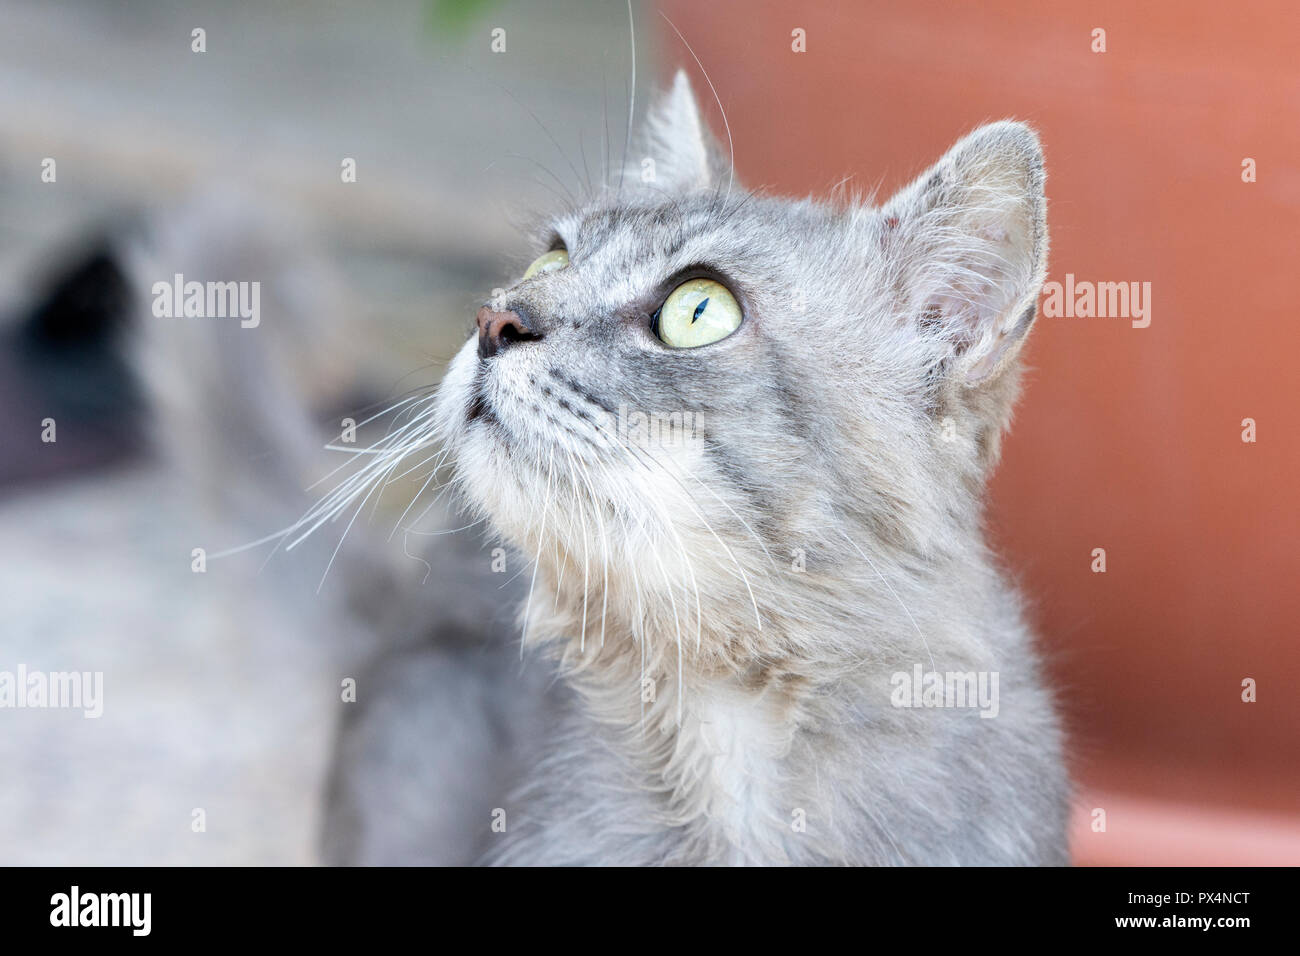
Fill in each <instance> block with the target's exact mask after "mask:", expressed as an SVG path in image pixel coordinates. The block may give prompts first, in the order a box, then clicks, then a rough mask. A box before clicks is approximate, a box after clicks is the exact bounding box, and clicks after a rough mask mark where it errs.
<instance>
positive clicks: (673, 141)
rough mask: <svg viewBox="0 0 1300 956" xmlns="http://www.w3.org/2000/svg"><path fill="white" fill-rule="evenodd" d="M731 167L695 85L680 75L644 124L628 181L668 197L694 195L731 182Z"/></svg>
mask: <svg viewBox="0 0 1300 956" xmlns="http://www.w3.org/2000/svg"><path fill="white" fill-rule="evenodd" d="M729 166H730V164H729V162H728V160H727V158H726V157H725V156H724V155H723V153H722V151H721V150H720V149H719V148H718V144H717V142H716V141H715V140H714V138H713V134H712V133H710V132H709V128H708V126H707V125H705V122H704V118H703V116H701V114H700V107H699V104H698V103H697V102H696V101H695V93H694V92H693V91H692V90H691V81H690V80H689V79H688V78H687V76H686V71H685V70H678V71H677V74H676V75H675V76H674V77H673V85H672V87H671V88H669V90H668V91H667V92H665V93H661V94H660V95H659V96H658V97H657V99H656V100H655V102H654V104H653V105H652V106H651V108H650V111H649V113H648V114H647V115H646V118H645V120H644V122H643V124H642V127H641V129H640V131H639V132H638V134H637V136H636V138H635V140H634V142H633V146H632V150H631V152H630V153H629V155H628V157H627V167H626V169H625V170H624V173H623V176H624V182H625V183H631V184H632V185H634V186H635V185H640V186H641V187H642V188H645V189H650V190H655V191H659V192H664V193H688V192H696V191H699V190H705V189H712V188H714V187H715V186H717V185H718V183H719V182H723V183H725V182H726V181H727V179H726V177H727V175H728V172H727V171H728V169H729Z"/></svg>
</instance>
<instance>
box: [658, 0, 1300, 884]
mask: <svg viewBox="0 0 1300 956" xmlns="http://www.w3.org/2000/svg"><path fill="white" fill-rule="evenodd" d="M662 9H663V11H664V13H665V14H666V15H667V16H668V17H670V18H671V20H672V22H673V23H675V24H676V25H677V27H678V28H679V29H680V30H681V31H682V33H683V35H684V36H685V38H686V41H687V42H689V43H690V45H691V47H692V48H693V49H694V52H695V55H697V56H698V57H699V60H700V62H701V63H702V64H703V68H704V69H705V70H707V71H708V76H709V78H710V79H711V80H712V81H713V85H714V86H715V87H716V89H717V93H718V96H719V98H720V99H721V101H722V105H723V107H724V108H725V110H726V116H727V119H728V120H729V121H730V124H731V133H732V136H733V138H734V141H735V154H736V166H737V171H738V174H739V175H740V176H741V177H742V178H743V179H744V181H745V182H746V183H747V184H748V185H750V186H764V187H768V188H770V189H771V190H772V191H774V192H777V193H790V194H807V193H809V192H813V193H818V194H825V193H827V192H828V191H829V189H830V187H831V186H832V185H833V184H835V183H836V182H838V181H839V180H840V179H842V178H843V177H844V176H845V175H849V174H852V175H853V177H854V178H853V181H852V182H853V184H854V185H856V186H859V187H862V188H870V187H873V186H876V185H879V187H880V194H881V198H882V199H883V198H884V197H885V196H887V195H888V194H889V193H891V192H892V191H893V190H894V189H896V188H898V187H899V186H901V185H903V184H905V183H906V182H907V181H909V180H910V179H911V177H913V176H914V175H916V174H917V173H919V172H920V171H921V170H922V169H924V168H925V167H926V166H928V165H929V164H930V163H932V162H933V161H935V160H936V159H938V157H939V156H940V155H941V154H942V153H943V151H944V150H945V149H946V148H947V147H948V146H949V145H951V143H952V142H953V141H954V140H955V139H956V138H957V137H958V136H959V135H960V134H962V133H965V132H966V131H968V130H970V129H971V128H973V127H974V126H976V125H978V124H980V123H982V122H985V121H988V120H994V119H1000V118H1003V117H1014V118H1017V119H1023V120H1027V121H1028V122H1030V123H1032V124H1033V125H1034V126H1035V127H1037V129H1038V130H1039V132H1040V134H1041V135H1042V138H1043V142H1044V146H1045V149H1046V153H1047V165H1048V189H1047V191H1048V197H1049V203H1050V205H1049V210H1050V211H1049V225H1050V230H1051V237H1052V252H1051V261H1050V266H1049V275H1048V279H1049V281H1051V280H1055V281H1064V277H1065V274H1066V273H1067V272H1070V273H1073V274H1074V276H1075V278H1076V280H1089V281H1093V282H1103V281H1114V282H1121V281H1122V282H1133V281H1136V282H1150V283H1151V310H1152V311H1151V314H1152V321H1151V325H1150V327H1149V328H1145V329H1135V328H1133V327H1132V326H1131V323H1130V321H1129V320H1128V319H1125V318H1050V317H1046V316H1040V318H1039V321H1038V323H1037V327H1036V328H1035V330H1034V332H1033V334H1032V336H1031V338H1030V345H1029V347H1028V349H1027V352H1026V360H1027V363H1028V366H1029V368H1030V371H1029V374H1028V375H1027V377H1026V390H1025V393H1024V397H1023V399H1022V402H1021V405H1020V408H1019V412H1018V415H1017V419H1016V421H1015V423H1014V425H1013V428H1012V433H1011V435H1010V436H1009V438H1008V439H1007V441H1006V442H1005V443H1004V457H1003V462H1002V465H1001V468H1000V471H999V473H998V476H997V478H996V480H995V482H994V485H993V489H992V499H993V506H992V509H991V512H990V525H991V528H992V529H993V534H994V536H995V538H996V540H997V541H998V543H999V545H1000V548H1001V551H1002V553H1003V555H1004V556H1005V559H1006V563H1007V564H1008V566H1009V567H1010V568H1011V569H1012V570H1013V572H1014V573H1015V574H1016V575H1017V576H1018V577H1019V579H1020V581H1021V582H1022V584H1023V587H1024V591H1025V592H1026V594H1027V595H1028V596H1029V598H1030V599H1031V601H1032V602H1033V612H1032V613H1033V618H1034V620H1035V623H1036V625H1037V628H1038V630H1039V632H1040V634H1041V635H1042V643H1043V647H1044V649H1045V651H1046V653H1047V655H1048V657H1049V659H1050V661H1051V666H1052V668H1053V671H1054V674H1055V677H1056V679H1057V683H1058V685H1059V686H1060V688H1061V691H1062V697H1063V700H1064V703H1065V707H1066V710H1067V718H1068V722H1069V727H1070V729H1071V735H1072V750H1073V754H1074V757H1073V759H1074V764H1075V772H1076V776H1077V777H1078V779H1079V781H1080V784H1081V792H1080V797H1079V820H1078V821H1077V825H1076V828H1075V831H1076V832H1075V834H1074V837H1075V858H1076V860H1077V861H1078V862H1083V863H1088V862H1095V863H1192V862H1196V863H1209V862H1240V863H1252V862H1256V863H1259V862H1290V863H1300V801H1298V799H1297V793H1300V790H1298V789H1297V784H1298V783H1300V760H1298V759H1297V757H1298V756H1300V754H1298V750H1297V741H1300V704H1298V702H1297V685H1298V684H1300V648H1298V647H1297V644H1296V640H1295V638H1296V625H1297V622H1298V621H1300V588H1298V587H1297V563H1298V562H1297V558H1296V556H1295V555H1296V548H1297V541H1298V540H1300V512H1298V509H1297V505H1296V475H1297V465H1298V464H1300V460H1298V459H1300V451H1298V446H1297V443H1296V441H1295V439H1294V435H1295V428H1296V423H1295V413H1296V411H1297V408H1300V399H1298V398H1297V395H1296V391H1297V381H1298V380H1300V376H1297V374H1296V369H1295V366H1296V364H1297V363H1298V362H1300V316H1298V315H1297V311H1298V310H1297V301H1298V298H1300V297H1298V296H1297V293H1296V290H1295V288H1294V282H1293V277H1294V274H1295V273H1294V265H1295V262H1296V255H1297V223H1298V222H1300V217H1298V216H1297V213H1298V212H1300V72H1298V69H1300V67H1298V64H1300V12H1298V11H1300V7H1298V6H1297V5H1296V4H1294V3H1289V2H1274V3H1234V4H1230V5H1225V4H1221V3H1215V2H1206V0H1195V2H1180V3H1169V4H1165V5H1163V6H1156V5H1154V4H1130V3H1113V4H1091V5H1088V6H1087V7H1086V8H1085V7H1083V6H1076V7H1075V8H1073V9H1071V8H1069V7H1067V6H1066V5H1061V4H1043V3H1037V2H1011V0H1001V2H990V3H983V4H978V5H977V4H970V3H938V2H909V3H906V4H902V3H900V4H874V3H850V2H843V3H820V4H809V5H806V6H800V7H798V8H792V7H791V5H790V4H789V3H786V2H774V0H765V2H744V3H740V2H711V3H707V4H705V3H700V2H698V0H670V2H667V3H665V4H662ZM653 19H654V20H655V21H656V28H657V29H658V31H659V37H658V40H659V45H660V49H661V51H662V56H661V61H662V65H663V67H664V77H665V78H666V76H667V75H668V70H669V68H671V67H675V66H676V65H685V66H688V67H689V68H690V70H691V72H692V74H693V78H694V81H695V85H696V90H697V93H699V95H700V96H701V99H702V100H704V101H710V100H711V99H712V96H711V94H710V92H709V84H708V83H707V82H706V81H705V80H704V78H703V77H702V76H701V74H700V72H699V67H698V66H697V65H696V63H695V61H694V59H693V58H692V55H691V53H690V52H689V51H688V50H687V49H686V48H685V47H684V46H683V44H682V42H681V40H679V39H678V37H677V35H676V34H675V33H674V32H673V29H672V28H671V27H670V26H669V25H668V23H667V22H665V21H664V19H663V18H661V17H659V16H658V15H654V16H653ZM796 27H800V28H803V29H804V30H805V31H806V34H807V52H805V53H795V52H792V50H791V31H792V30H793V29H794V28H796ZM1096 27H1101V28H1104V29H1105V30H1106V44H1107V51H1106V52H1105V53H1094V52H1092V50H1091V45H1092V31H1093V29H1094V28H1096ZM705 106H706V109H708V110H709V113H710V121H711V124H712V125H713V127H714V129H715V130H716V131H717V132H718V133H719V135H722V131H723V124H722V121H721V115H720V113H719V111H718V108H717V105H716V104H715V103H712V102H706V103H705ZM722 138H723V140H724V144H725V136H723V137H722ZM1245 157H1251V158H1253V159H1255V161H1256V163H1257V169H1258V171H1257V177H1258V181H1257V182H1254V183H1244V182H1243V181H1242V178H1241V173H1242V160H1243V159H1244V158H1245ZM1248 417H1249V418H1253V419H1255V421H1256V422H1257V428H1258V441H1257V442H1256V443H1254V444H1246V443H1243V441H1242V438H1241V433H1242V424H1241V422H1242V419H1244V418H1248ZM1094 548H1105V549H1106V556H1107V571H1106V573H1105V574H1094V573H1092V571H1091V570H1090V565H1091V563H1092V555H1091V552H1092V549H1094ZM1246 677H1251V678H1254V679H1255V680H1256V681H1257V684H1258V701H1257V702H1256V703H1253V704H1247V703H1243V702H1242V701H1241V682H1242V680H1243V678H1246ZM1094 807H1101V808H1104V809H1106V810H1107V814H1108V827H1107V831H1106V832H1105V833H1094V832H1093V831H1092V830H1091V828H1089V827H1088V826H1087V821H1088V819H1090V816H1089V812H1090V810H1091V809H1092V808H1094Z"/></svg>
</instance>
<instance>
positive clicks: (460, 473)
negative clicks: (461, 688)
mask: <svg viewBox="0 0 1300 956" xmlns="http://www.w3.org/2000/svg"><path fill="white" fill-rule="evenodd" d="M1043 184H1044V170H1043V158H1042V152H1041V149H1040V146H1039V142H1038V138H1037V137H1036V136H1035V134H1034V133H1033V132H1032V131H1031V130H1030V129H1029V128H1028V127H1026V126H1024V125H1021V124H1018V123H1012V122H1001V123H995V124H992V125H988V126H984V127H981V128H980V129H978V130H976V131H975V132H973V133H971V134H970V135H969V136H967V137H966V138H964V139H962V140H961V141H960V142H958V143H957V144H956V145H955V146H954V147H953V148H952V149H951V150H950V151H949V152H948V153H947V154H946V155H945V156H944V157H943V158H942V159H941V160H940V161H939V162H938V163H937V164H935V165H934V166H933V167H932V168H931V169H929V170H928V171H926V172H925V173H924V174H923V175H921V176H920V177H919V178H918V179H916V180H915V182H913V183H912V184H911V185H909V186H907V187H906V188H904V189H903V190H901V191H900V192H899V193H898V194H897V195H896V196H894V197H893V198H892V199H890V200H889V201H888V202H886V203H885V204H884V205H883V206H879V207H877V206H874V205H871V204H870V203H867V202H847V203H829V202H819V201H814V200H810V199H806V200H788V199H780V198H773V197H767V196H762V195H758V194H754V193H749V192H746V191H745V190H743V189H742V188H741V186H740V185H739V184H738V183H736V182H735V181H734V177H733V174H732V168H731V163H730V161H729V157H728V156H727V155H726V154H725V153H724V152H723V151H722V150H720V149H719V147H718V145H717V143H716V141H715V140H714V139H713V137H712V136H711V135H710V133H709V131H708V129H707V128H706V126H705V124H704V122H703V120H702V118H701V114H700V110H699V108H698V106H697V104H696V101H695V99H694V96H693V95H692V92H691V89H690V85H689V83H688V81H687V79H686V77H685V74H684V73H679V74H678V75H677V77H676V80H675V82H674V83H673V86H672V88H671V90H670V91H669V92H668V93H667V94H666V95H664V96H662V97H661V98H660V99H659V101H658V102H657V103H656V104H655V106H654V107H653V108H652V110H651V112H650V115H649V117H648V118H647V120H646V122H645V124H644V127H643V129H642V130H641V133H640V136H639V137H638V139H637V141H636V143H635V145H634V148H633V149H632V150H631V152H630V154H629V160H628V164H627V167H626V169H625V170H624V171H623V172H622V173H621V174H618V175H616V177H615V180H614V182H612V183H611V184H610V186H609V187H608V188H607V189H606V190H605V191H604V192H603V193H601V194H600V195H599V196H596V197H594V198H592V199H591V200H590V201H588V202H586V203H585V204H583V205H581V206H579V207H578V208H574V209H570V210H568V211H565V212H562V213H560V214H558V215H556V216H555V217H554V218H553V219H552V220H551V221H550V222H549V223H548V225H547V227H546V229H545V232H544V234H542V235H540V236H539V237H538V239H537V245H536V247H535V250H534V255H535V256H536V259H535V261H534V263H533V265H532V266H531V267H529V268H528V269H527V270H526V271H524V272H523V274H522V275H520V276H519V277H518V278H517V279H515V280H514V281H513V282H512V283H511V284H510V285H509V286H508V287H507V288H505V289H503V290H501V291H499V293H498V294H496V295H495V296H493V297H492V298H491V299H490V300H489V301H488V302H487V303H486V304H485V305H484V307H483V308H482V309H481V310H480V312H479V314H478V319H477V328H476V332H475V334H474V335H473V336H472V337H471V339H470V340H469V341H468V342H466V344H465V346H464V348H463V349H462V350H461V351H460V352H459V354H458V355H457V356H456V357H455V359H454V361H453V362H452V364H451V367H450V369H449V371H448V374H447V376H446V378H445V380H444V382H443V385H442V388H441V391H440V395H439V398H438V412H437V418H438V427H439V430H440V433H441V437H442V439H443V441H444V442H445V443H446V445H447V447H448V450H449V455H450V456H451V457H452V458H453V459H454V461H455V466H454V467H455V476H456V481H457V483H458V484H459V486H460V489H461V491H462V492H463V494H464V496H465V497H466V499H467V500H468V502H469V503H470V504H471V506H472V507H473V508H475V509H477V510H478V511H480V512H482V513H484V514H486V515H487V516H488V517H489V518H490V520H491V522H492V524H493V525H494V526H495V528H496V529H497V530H498V531H499V532H500V533H501V534H502V535H504V536H505V537H506V538H507V539H509V540H510V541H511V542H513V543H514V544H515V545H517V546H518V547H519V548H520V549H521V550H522V551H523V552H524V554H526V555H527V556H528V557H529V558H536V559H538V561H539V562H540V564H539V567H540V568H541V570H542V573H543V574H544V575H546V576H548V577H549V578H550V579H551V582H552V583H555V582H556V581H557V580H558V579H559V578H560V577H562V576H567V582H568V584H569V585H571V586H573V587H575V588H577V589H578V590H579V591H580V592H581V593H582V594H584V595H587V596H594V595H599V598H598V600H599V601H602V602H604V603H605V604H608V602H609V601H616V602H617V601H619V600H625V601H628V602H630V601H632V600H636V601H637V602H638V603H639V602H641V601H645V602H646V603H647V604H649V605H654V604H655V603H656V599H659V601H658V603H659V606H660V607H661V609H663V613H664V614H667V609H666V608H667V603H668V598H672V599H673V602H674V608H673V611H674V614H675V613H676V612H677V610H678V608H677V603H678V602H680V603H681V606H682V607H683V608H690V609H691V611H694V608H695V605H696V603H697V597H696V596H694V595H698V594H699V593H700V591H701V590H703V591H704V593H706V594H714V595H718V594H736V595H738V596H740V597H741V600H742V603H743V604H745V605H746V606H748V604H749V603H751V602H753V603H754V604H755V611H756V612H758V611H759V607H758V604H759V603H760V602H758V601H755V600H754V598H753V591H754V588H753V580H754V578H755V576H756V575H759V574H762V573H765V572H763V571H762V570H761V569H762V568H765V567H767V568H769V569H770V567H771V566H773V565H774V564H780V565H781V566H782V567H785V566H787V565H788V563H789V557H788V556H789V554H791V553H792V552H796V551H798V550H799V549H802V548H805V547H808V546H809V545H810V544H811V543H812V542H813V541H814V540H820V541H822V542H826V541H827V540H828V536H829V537H833V536H834V530H836V529H848V530H849V531H851V532H852V534H853V535H854V536H855V540H856V542H857V544H858V546H860V547H863V548H869V549H871V550H874V551H876V552H877V553H879V552H880V551H882V550H887V549H896V550H901V551H906V552H909V553H912V554H919V555H922V556H924V555H933V554H938V553H941V552H943V551H944V550H945V549H951V548H952V547H953V540H952V539H953V538H954V536H958V537H960V536H962V535H966V534H968V533H977V532H975V531H973V529H976V528H977V525H978V512H979V499H980V495H981V493H982V487H983V483H984V478H985V476H986V474H987V472H988V470H989V468H990V467H991V465H992V464H993V462H994V461H995V459H996V457H997V449H998V439H999V435H1000V433H1001V432H1002V430H1003V428H1004V426H1005V425H1006V424H1007V421H1008V418H1009V415H1010V409H1011V404H1012V401H1013V399H1014V395H1015V391H1016V380H1017V377H1018V375H1017V372H1018V369H1017V360H1016V357H1017V353H1018V352H1019V350H1020V347H1021V345H1022V343H1023V341H1024V339H1025V335H1026V333H1027V332H1028V331H1029V328H1030V325H1031V324H1032V322H1033V320H1034V317H1035V315H1036V301H1037V294H1038V292H1039V289H1040V286H1041V284H1042V281H1043V277H1044V270H1045V262H1046V255H1047V232H1046V219H1045V198H1044V193H1043ZM839 544H840V546H843V542H840V543H839ZM578 581H581V582H582V584H578V583H577V582H578ZM614 581H617V582H619V583H620V584H626V583H627V582H634V583H635V585H636V587H635V588H632V587H630V586H628V587H626V588H625V590H626V592H627V593H626V596H623V595H622V594H621V592H619V591H618V589H617V588H616V587H615V586H614V585H613V584H612V583H611V582H614ZM692 587H694V588H695V591H694V595H693V594H692V591H691V589H692ZM746 591H748V592H750V593H749V594H748V595H746ZM593 607H594V606H593ZM625 610H627V609H626V608H625ZM629 613H630V611H629ZM706 614H707V611H706ZM758 616H759V617H761V616H762V612H760V613H759V614H758ZM593 617H594V609H593ZM682 618H683V619H690V615H689V613H688V612H687V611H686V610H683V611H682ZM679 620H680V619H679ZM750 622H751V624H752V623H753V622H754V615H751V616H750ZM706 623H707V622H706ZM690 626H691V627H693V619H692V624H691V625H690Z"/></svg>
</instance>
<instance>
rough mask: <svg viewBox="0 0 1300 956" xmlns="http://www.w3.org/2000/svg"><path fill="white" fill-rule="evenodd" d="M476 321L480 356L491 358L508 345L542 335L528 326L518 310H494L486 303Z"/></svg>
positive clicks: (538, 337) (479, 311)
mask: <svg viewBox="0 0 1300 956" xmlns="http://www.w3.org/2000/svg"><path fill="white" fill-rule="evenodd" d="M474 322H475V324H476V325H477V326H478V355H479V358H491V357H492V356H493V355H496V354H497V353H498V352H500V351H502V350H503V349H504V348H505V347H506V346H508V345H513V344H514V343H516V342H527V341H529V340H535V339H540V338H541V337H542V336H541V334H540V333H538V332H534V331H533V330H532V329H530V328H529V327H528V323H526V322H525V321H524V320H523V317H522V316H521V315H520V314H519V313H518V312H513V311H511V312H494V311H493V310H492V309H489V308H488V307H487V306H486V305H485V306H483V308H481V309H479V310H478V316H477V317H476V318H475V320H474Z"/></svg>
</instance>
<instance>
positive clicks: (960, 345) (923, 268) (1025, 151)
mask: <svg viewBox="0 0 1300 956" xmlns="http://www.w3.org/2000/svg"><path fill="white" fill-rule="evenodd" d="M1045 179H1046V173H1045V171H1044V168H1043V150H1042V146H1041V145H1040V144H1039V141H1038V136H1037V135H1036V134H1035V133H1034V131H1033V130H1032V129H1030V128H1029V127H1028V126H1025V125H1024V124H1023V123H1013V122H1001V123H993V124H990V125H988V126H982V127H980V128H979V129H977V130H976V131H975V132H973V133H971V134H970V135H969V136H967V137H966V138H965V139H962V140H961V141H960V142H958V143H957V145H955V146H954V147H953V148H952V149H950V150H949V151H948V153H947V155H945V156H944V157H943V159H941V160H939V162H938V163H936V164H935V165H934V166H933V167H931V168H930V169H929V170H928V171H927V172H926V173H925V174H924V175H922V176H921V177H920V178H918V179H917V180H916V181H915V182H913V183H912V184H911V185H910V186H908V187H906V188H905V189H903V190H902V191H901V192H899V193H898V195H896V196H895V197H894V198H893V199H891V200H890V201H889V202H888V203H886V205H885V207H884V209H883V210H882V215H883V217H884V219H883V225H882V229H883V230H884V231H885V232H886V233H887V234H888V238H887V240H886V241H887V243H888V244H889V245H891V246H893V247H894V248H895V249H896V250H898V254H899V257H900V262H899V271H900V274H901V275H902V277H903V280H904V288H905V290H906V293H907V303H908V304H907V308H908V310H909V312H911V317H912V318H913V319H914V320H915V321H917V322H919V323H920V324H921V326H922V329H923V332H924V334H928V335H938V336H940V337H942V339H943V340H944V342H945V343H946V344H947V345H948V346H949V352H950V356H951V359H952V362H951V365H950V368H951V370H952V372H953V374H955V375H957V376H960V378H959V381H961V382H962V383H963V384H964V385H967V386H973V385H978V384H981V383H983V382H986V381H991V380H992V379H994V378H996V377H997V376H998V375H999V374H1000V373H1001V372H1002V371H1003V370H1005V369H1006V368H1007V367H1009V366H1010V365H1011V364H1012V363H1013V360H1014V358H1015V356H1016V354H1017V353H1018V352H1019V350H1020V346H1021V344H1022V343H1023V342H1024V339H1025V335H1026V334H1027V333H1028V332H1029V328H1030V326H1031V325H1032V324H1033V321H1034V318H1035V316H1036V315H1037V312H1038V293H1039V290H1040V289H1041V288H1042V285H1043V279H1044V278H1045V276H1046V270H1047V199H1046V196H1045V195H1044V193H1043V184H1044V181H1045Z"/></svg>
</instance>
